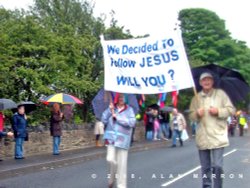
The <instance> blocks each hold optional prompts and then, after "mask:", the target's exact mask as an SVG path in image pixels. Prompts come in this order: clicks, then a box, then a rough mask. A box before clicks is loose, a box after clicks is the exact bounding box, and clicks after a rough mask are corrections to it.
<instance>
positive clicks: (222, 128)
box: [190, 72, 235, 188]
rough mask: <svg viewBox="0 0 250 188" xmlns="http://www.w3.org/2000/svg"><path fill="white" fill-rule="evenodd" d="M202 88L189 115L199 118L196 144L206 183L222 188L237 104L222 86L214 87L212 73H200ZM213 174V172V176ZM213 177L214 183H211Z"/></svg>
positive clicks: (197, 119) (209, 185)
mask: <svg viewBox="0 0 250 188" xmlns="http://www.w3.org/2000/svg"><path fill="white" fill-rule="evenodd" d="M199 80H200V85H201V87H202V91H200V92H199V93H198V94H197V95H196V96H195V97H194V98H193V99H192V102H191V104H190V119H191V120H192V121H197V122H198V125H199V126H198V129H197V133H196V144H197V147H198V150H199V157H200V163H201V170H202V177H206V178H203V179H202V180H203V181H202V184H203V187H204V188H205V187H214V188H222V183H223V181H222V176H221V175H223V153H224V148H225V147H226V146H228V145H229V140H228V131H227V118H228V117H229V116H230V115H233V114H234V112H235V108H234V106H233V104H232V102H231V100H230V99H229V97H228V95H227V94H226V93H225V92H224V91H223V90H221V89H214V87H213V85H214V79H213V76H212V74H211V73H208V72H204V73H202V74H201V75H200V79H199ZM212 174H213V176H212ZM212 177H213V186H212Z"/></svg>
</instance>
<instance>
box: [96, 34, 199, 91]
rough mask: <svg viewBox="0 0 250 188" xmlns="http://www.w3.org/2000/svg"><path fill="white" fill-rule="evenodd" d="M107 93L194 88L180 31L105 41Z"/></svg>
mask: <svg viewBox="0 0 250 188" xmlns="http://www.w3.org/2000/svg"><path fill="white" fill-rule="evenodd" d="M101 43H102V47H103V53H104V63H105V70H104V71H105V81H104V88H105V90H107V91H114V92H119V93H137V94H156V93H166V92H170V91H174V90H181V89H185V88H190V87H193V86H194V82H193V77H192V74H191V70H190V66H189V63H188V60H187V56H186V53H185V49H184V46H183V42H182V38H181V33H180V31H173V32H172V33H168V34H167V35H166V37H162V38H152V37H148V38H141V39H129V40H112V41H105V40H104V39H103V37H102V39H101Z"/></svg>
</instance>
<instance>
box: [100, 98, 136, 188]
mask: <svg viewBox="0 0 250 188" xmlns="http://www.w3.org/2000/svg"><path fill="white" fill-rule="evenodd" d="M102 122H103V123H104V124H106V125H107V127H106V130H105V133H104V139H105V143H106V145H107V161H108V163H109V165H110V179H109V188H112V187H113V186H114V183H115V179H116V180H117V182H116V184H117V188H126V187H127V158H128V150H129V147H130V142H131V134H132V129H133V127H134V126H135V123H136V118H135V114H134V111H133V109H132V108H131V107H130V106H129V105H126V104H125V101H124V95H123V94H119V97H118V102H117V104H115V105H114V104H113V103H110V106H109V108H108V109H106V110H105V111H104V112H103V115H102Z"/></svg>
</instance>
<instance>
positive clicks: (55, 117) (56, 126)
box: [50, 103, 63, 155]
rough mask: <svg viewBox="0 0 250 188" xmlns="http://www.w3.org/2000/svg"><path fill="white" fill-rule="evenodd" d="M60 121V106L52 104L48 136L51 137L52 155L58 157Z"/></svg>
mask: <svg viewBox="0 0 250 188" xmlns="http://www.w3.org/2000/svg"><path fill="white" fill-rule="evenodd" d="M62 120H63V113H62V112H61V110H60V105H59V104H58V103H54V104H53V107H52V112H51V117H50V134H51V136H53V155H59V154H60V152H59V148H60V144H61V136H62Z"/></svg>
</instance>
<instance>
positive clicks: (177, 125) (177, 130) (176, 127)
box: [170, 108, 187, 147]
mask: <svg viewBox="0 0 250 188" xmlns="http://www.w3.org/2000/svg"><path fill="white" fill-rule="evenodd" d="M172 113H173V116H172V119H171V123H170V126H171V129H172V133H173V145H172V147H176V140H177V137H178V138H179V141H180V145H181V146H183V141H182V139H181V135H182V131H183V130H184V129H186V127H187V123H186V120H185V118H184V116H183V115H182V114H181V113H179V112H178V110H177V109H176V108H174V109H173V112H172Z"/></svg>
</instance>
